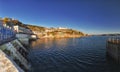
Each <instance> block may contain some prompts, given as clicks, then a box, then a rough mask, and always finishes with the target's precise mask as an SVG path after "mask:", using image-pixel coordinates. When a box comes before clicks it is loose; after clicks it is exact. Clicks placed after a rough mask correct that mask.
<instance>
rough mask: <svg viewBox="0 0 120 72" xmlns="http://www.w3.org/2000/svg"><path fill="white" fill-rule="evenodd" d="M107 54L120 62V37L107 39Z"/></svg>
mask: <svg viewBox="0 0 120 72" xmlns="http://www.w3.org/2000/svg"><path fill="white" fill-rule="evenodd" d="M107 55H108V56H110V57H111V58H113V59H114V60H116V61H117V62H119V63H120V37H114V38H109V39H108V40H107Z"/></svg>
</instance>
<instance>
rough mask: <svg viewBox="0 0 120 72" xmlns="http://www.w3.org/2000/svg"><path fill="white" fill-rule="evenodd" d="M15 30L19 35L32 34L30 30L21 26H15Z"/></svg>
mask: <svg viewBox="0 0 120 72" xmlns="http://www.w3.org/2000/svg"><path fill="white" fill-rule="evenodd" d="M13 28H14V30H15V32H17V33H26V34H32V31H31V30H30V29H27V28H24V27H21V26H19V25H14V27H13Z"/></svg>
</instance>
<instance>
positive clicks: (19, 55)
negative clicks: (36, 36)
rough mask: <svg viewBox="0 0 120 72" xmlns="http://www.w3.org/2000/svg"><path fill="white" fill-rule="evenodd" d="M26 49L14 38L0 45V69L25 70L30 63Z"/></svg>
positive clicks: (24, 71) (11, 71) (17, 71)
mask: <svg viewBox="0 0 120 72" xmlns="http://www.w3.org/2000/svg"><path fill="white" fill-rule="evenodd" d="M27 54H28V50H27V49H26V48H25V47H24V46H23V45H22V44H21V43H20V41H19V40H17V39H15V40H12V41H10V42H7V43H5V44H3V45H1V46H0V65H2V66H0V71H2V72H27V71H28V70H29V69H30V64H29V62H28V59H27ZM6 62H7V63H9V65H8V66H6V64H7V63H6Z"/></svg>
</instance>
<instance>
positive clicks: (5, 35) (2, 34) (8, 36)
mask: <svg viewBox="0 0 120 72" xmlns="http://www.w3.org/2000/svg"><path fill="white" fill-rule="evenodd" d="M15 38H16V36H15V32H14V30H12V29H9V28H6V27H3V26H0V45H1V44H3V43H6V42H9V41H11V40H13V39H15Z"/></svg>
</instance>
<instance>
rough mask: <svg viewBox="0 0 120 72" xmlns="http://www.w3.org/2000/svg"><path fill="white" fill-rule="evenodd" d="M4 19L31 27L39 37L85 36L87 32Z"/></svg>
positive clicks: (21, 25)
mask: <svg viewBox="0 0 120 72" xmlns="http://www.w3.org/2000/svg"><path fill="white" fill-rule="evenodd" d="M3 20H4V22H5V23H9V22H12V24H14V25H19V26H20V27H24V28H26V29H30V30H31V31H32V32H33V33H34V34H36V35H37V36H38V37H39V38H42V37H52V38H59V37H81V36H85V34H84V33H83V32H80V31H77V30H73V29H69V28H47V27H41V26H35V25H32V24H24V23H22V22H20V21H19V20H12V19H10V18H4V19H3Z"/></svg>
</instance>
